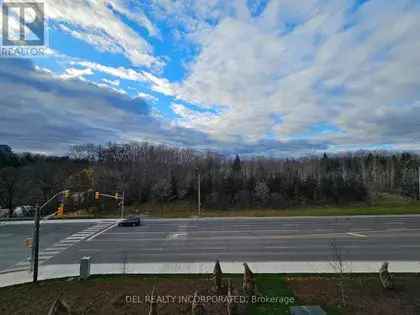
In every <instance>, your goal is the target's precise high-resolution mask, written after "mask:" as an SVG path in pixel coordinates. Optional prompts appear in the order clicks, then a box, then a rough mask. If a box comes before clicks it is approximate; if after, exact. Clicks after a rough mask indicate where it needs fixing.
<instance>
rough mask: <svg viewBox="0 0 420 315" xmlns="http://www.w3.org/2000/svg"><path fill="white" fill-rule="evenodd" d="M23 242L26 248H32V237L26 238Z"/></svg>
mask: <svg viewBox="0 0 420 315" xmlns="http://www.w3.org/2000/svg"><path fill="white" fill-rule="evenodd" d="M23 242H24V244H25V247H26V248H32V238H26V239H25V240H24V241H23Z"/></svg>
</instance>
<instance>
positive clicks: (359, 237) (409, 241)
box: [9, 216, 420, 264]
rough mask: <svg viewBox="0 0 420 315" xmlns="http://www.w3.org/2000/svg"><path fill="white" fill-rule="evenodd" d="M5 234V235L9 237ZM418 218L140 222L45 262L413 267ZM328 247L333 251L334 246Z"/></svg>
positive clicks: (109, 230)
mask: <svg viewBox="0 0 420 315" xmlns="http://www.w3.org/2000/svg"><path fill="white" fill-rule="evenodd" d="M9 233H11V232H9ZM419 240H420V216H409V217H408V216H407V217H363V218H361V217H352V218H276V219H189V220H188V219H185V220H157V219H156V220H152V219H146V220H144V221H143V225H142V226H140V227H119V226H110V227H106V228H104V229H102V230H101V231H99V232H97V233H96V234H95V235H93V236H90V237H88V238H86V239H84V240H82V241H79V242H77V243H76V244H74V245H73V246H71V247H70V248H68V249H66V250H64V251H61V252H59V253H57V254H56V255H54V256H53V257H51V258H50V259H49V260H48V261H46V263H47V264H74V263H75V264H77V263H79V260H80V257H82V256H90V257H91V258H92V262H93V263H124V262H129V263H142V262H214V261H215V260H216V259H219V260H221V261H248V262H258V261H305V262H307V261H309V262H312V261H330V260H331V259H332V258H333V257H334V256H336V255H337V254H339V255H340V257H342V259H344V260H352V261H385V260H388V261H392V260H400V261H401V260H404V261H420V241H419ZM333 244H335V245H333Z"/></svg>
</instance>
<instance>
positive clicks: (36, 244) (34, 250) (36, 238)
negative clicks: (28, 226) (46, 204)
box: [32, 205, 40, 283]
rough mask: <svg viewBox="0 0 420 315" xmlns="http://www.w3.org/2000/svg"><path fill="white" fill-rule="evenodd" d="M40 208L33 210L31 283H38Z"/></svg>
mask: <svg viewBox="0 0 420 315" xmlns="http://www.w3.org/2000/svg"><path fill="white" fill-rule="evenodd" d="M39 212H40V208H39V206H38V205H37V206H36V208H35V217H34V235H33V239H34V241H33V244H32V246H33V247H32V258H33V261H32V263H33V271H34V273H33V282H34V283H35V282H37V281H38V253H39V216H40V213H39Z"/></svg>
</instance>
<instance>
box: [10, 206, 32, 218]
mask: <svg viewBox="0 0 420 315" xmlns="http://www.w3.org/2000/svg"><path fill="white" fill-rule="evenodd" d="M34 214H35V207H34V206H19V207H16V208H15V209H14V210H13V216H15V217H33V216H34Z"/></svg>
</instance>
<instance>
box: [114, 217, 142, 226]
mask: <svg viewBox="0 0 420 315" xmlns="http://www.w3.org/2000/svg"><path fill="white" fill-rule="evenodd" d="M118 225H119V226H140V225H141V220H140V217H134V216H133V217H128V218H127V219H124V220H122V221H121V222H120V223H118Z"/></svg>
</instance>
